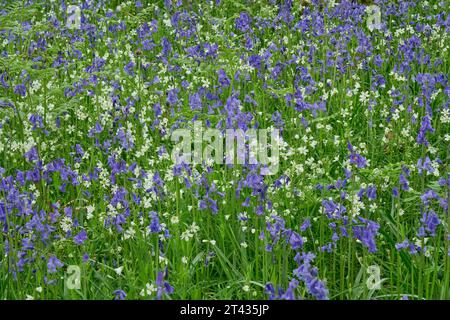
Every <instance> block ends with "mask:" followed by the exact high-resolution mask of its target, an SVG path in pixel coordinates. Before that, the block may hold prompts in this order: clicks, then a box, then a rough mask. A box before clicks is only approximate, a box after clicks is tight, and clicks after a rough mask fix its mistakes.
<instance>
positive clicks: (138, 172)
mask: <svg viewBox="0 0 450 320" xmlns="http://www.w3.org/2000/svg"><path fill="white" fill-rule="evenodd" d="M71 2H73V3H74V4H77V5H78V6H79V8H80V12H81V17H80V25H79V27H78V28H72V27H70V26H68V24H67V19H68V13H67V8H68V4H67V3H66V2H65V1H39V0H34V1H33V0H31V1H26V2H24V3H22V2H20V4H19V2H17V3H14V2H11V3H10V2H8V1H5V0H0V4H2V6H0V8H1V9H0V22H1V25H2V28H0V230H1V235H0V250H1V251H2V255H3V256H4V259H2V261H0V275H2V278H6V277H7V276H3V275H4V274H8V275H9V274H10V275H11V277H10V278H11V279H12V280H11V281H13V282H14V285H19V284H20V283H21V281H22V280H23V279H27V281H28V280H29V279H30V277H31V278H33V283H34V282H42V283H41V284H40V286H42V287H45V288H49V287H51V289H49V290H57V288H58V285H57V284H58V283H59V281H62V280H61V277H62V275H63V273H64V270H65V268H66V267H67V266H69V265H81V264H83V266H84V268H86V269H87V270H86V271H85V274H94V273H96V274H101V273H106V274H105V275H102V279H103V278H104V279H109V280H105V281H111V285H109V286H107V287H108V288H121V289H117V290H115V291H112V292H108V297H109V296H112V297H113V298H114V299H117V300H123V299H125V298H142V297H144V298H151V299H163V298H165V297H168V296H175V297H187V296H189V292H195V290H194V289H192V290H191V291H190V289H189V290H188V289H186V288H192V287H193V286H195V285H198V283H204V281H208V280H210V281H211V283H217V282H221V281H230V282H233V281H236V282H237V283H241V282H242V277H243V275H242V273H245V272H244V271H246V270H250V269H251V268H255V270H253V271H254V272H253V273H251V272H248V273H249V274H252V275H254V276H255V278H254V279H246V283H247V282H248V283H255V282H257V283H260V282H263V281H266V282H267V285H266V287H265V290H262V289H261V288H258V289H257V288H256V287H255V288H252V289H254V290H259V291H253V292H251V291H250V288H249V287H248V286H246V289H245V290H243V292H245V294H247V292H248V295H251V294H253V296H258V295H259V297H265V298H271V299H302V298H314V299H328V298H329V297H330V296H336V295H338V294H339V293H340V292H339V290H340V288H339V287H338V285H337V284H336V283H332V282H330V281H328V280H327V281H325V280H324V279H330V278H331V275H330V274H327V272H330V270H333V269H334V267H336V266H337V268H339V262H340V261H337V260H336V257H337V256H345V259H347V260H346V263H345V265H346V266H352V267H356V266H358V267H360V265H359V261H357V260H356V258H355V259H353V258H354V255H353V252H350V253H349V252H348V251H347V250H349V248H351V250H354V251H355V252H356V255H355V256H357V257H359V256H363V257H364V263H366V264H367V263H368V262H367V261H372V260H374V261H378V262H379V264H380V265H385V263H384V262H385V261H384V260H383V259H391V258H389V257H390V255H391V253H392V251H395V252H399V253H400V254H402V255H403V254H404V252H406V253H409V254H411V255H412V256H414V257H415V256H417V255H424V256H425V257H426V258H427V260H425V261H429V263H430V265H432V264H435V263H438V264H442V263H443V261H444V259H445V258H446V257H447V256H448V255H450V251H448V250H450V249H448V243H449V242H450V238H449V237H450V236H449V230H448V227H449V221H448V210H449V208H448V205H449V204H448V201H449V199H450V196H449V194H450V193H449V192H450V191H449V190H450V175H449V163H448V160H449V148H450V144H449V143H450V133H449V132H450V110H449V103H450V84H449V79H448V65H449V58H448V57H449V43H450V41H449V31H450V13H449V12H448V8H449V6H446V5H445V4H446V1H445V0H442V1H439V0H437V1H429V2H428V1H416V0H411V1H400V2H392V1H387V0H376V1H375V3H376V4H377V5H378V6H379V7H380V10H381V12H382V23H381V25H380V26H379V29H375V30H370V29H369V28H368V27H367V24H366V19H367V13H366V6H365V5H364V4H360V3H358V2H357V1H348V0H342V1H318V0H312V1H290V0H283V1H263V2H261V3H260V4H258V5H257V6H256V5H255V10H246V8H245V6H242V5H237V4H236V2H235V1H228V0H222V1H213V0H205V1H193V2H192V3H191V2H189V1H188V2H186V3H185V2H184V1H163V2H158V3H150V2H144V1H136V2H134V1H126V2H123V3H121V4H120V6H117V7H116V6H113V5H112V4H109V3H108V1H100V0H98V1H71ZM3 4H4V5H3ZM447 4H448V3H447ZM19 6H23V7H19ZM446 8H447V9H446ZM19 13H20V14H19ZM388 21H389V23H387V22H388ZM3 26H5V27H3ZM196 121H201V122H202V124H203V126H204V127H205V128H213V129H218V130H220V132H221V133H224V132H225V131H226V130H227V129H240V130H242V131H243V132H247V131H248V130H252V129H261V128H263V129H264V128H270V129H278V130H279V132H280V135H281V138H280V141H279V143H280V159H279V162H280V166H279V170H278V172H276V173H275V174H273V175H267V174H266V173H267V170H268V169H267V167H265V166H263V165H260V164H248V163H245V164H239V165H236V164H235V165H233V164H227V165H222V164H220V165H219V164H215V163H211V162H207V161H203V162H202V163H200V164H196V163H174V162H173V161H172V159H171V151H172V150H173V148H174V142H173V141H172V140H171V135H172V133H173V132H174V131H175V130H176V129H180V128H181V129H183V128H187V129H191V128H192V127H193V123H194V122H196ZM242 156H245V155H240V154H237V157H242ZM224 162H225V161H224ZM387 234H389V236H386V235H387ZM446 248H447V249H446ZM446 250H447V252H445V251H446ZM260 258H261V260H259V259H260ZM249 259H253V260H255V261H258V263H259V262H261V261H262V262H261V263H262V264H263V268H262V269H263V270H265V271H267V270H269V271H268V272H269V273H270V274H276V275H277V276H274V277H275V278H274V277H272V276H269V275H267V274H265V275H262V274H261V270H260V269H261V268H260V265H259V264H257V263H255V264H249V265H251V267H249V266H248V265H245V263H249V262H248V261H249ZM352 259H353V260H352ZM371 259H372V260H371ZM198 261H204V263H203V264H202V263H197V262H198ZM418 261H419V260H412V263H413V264H414V266H415V267H416V268H421V267H423V264H422V263H419V262H418ZM420 261H421V260H420ZM388 262H389V261H388ZM253 265H255V266H256V267H253ZM280 266H282V268H286V270H288V271H289V275H290V276H286V274H287V272H278V271H277V270H276V268H280ZM322 266H323V268H322ZM319 267H320V268H319ZM447 267H448V264H447ZM256 269H257V270H256ZM161 270H164V271H161ZM274 270H275V271H274ZM169 271H170V272H169ZM348 271H349V270H346V272H348ZM447 271H448V270H447ZM103 276H104V277H103ZM96 277H97V276H96ZM123 277H125V278H127V277H129V279H130V278H131V279H132V280H130V281H129V283H132V284H134V285H136V286H137V287H138V288H130V287H129V286H128V285H127V286H124V282H123V279H122V278H123ZM232 277H235V278H232ZM99 278H100V277H99ZM8 279H9V278H8ZM188 279H192V280H188ZM268 279H270V281H271V282H268ZM275 279H276V281H275ZM347 279H350V277H347ZM30 281H31V280H30ZM189 281H192V282H189ZM251 281H253V282H251ZM22 282H23V281H22ZM275 282H276V283H275ZM399 282H401V281H399ZM403 282H405V283H414V281H409V280H405V281H403ZM169 283H171V284H173V285H174V286H173V287H172V285H171V284H169ZM177 284H178V285H179V288H180V290H182V288H184V290H185V292H177V289H178V288H177ZM341 285H342V284H341ZM394 285H395V284H391V286H390V287H392V288H394ZM59 287H62V286H59ZM230 287H231V286H230ZM39 288H40V287H39ZM275 288H276V289H275ZM283 288H285V289H283ZM41 289H42V288H41ZM0 290H1V289H0ZM108 290H110V289H108ZM387 290H389V289H387ZM200 291H201V294H200V296H195V298H203V297H204V296H202V294H205V295H206V294H207V293H206V291H208V290H205V291H203V290H200ZM20 292H24V291H20ZM36 292H37V293H36ZM36 292H29V294H30V295H38V297H39V298H45V295H44V293H45V292H48V291H45V290H44V291H42V290H38V291H36ZM136 292H137V293H138V294H136ZM139 292H140V293H141V294H140V295H139ZM393 292H396V293H398V292H399V291H398V290H393ZM1 293H2V292H1V291H0V294H1ZM244 297H249V296H244Z"/></svg>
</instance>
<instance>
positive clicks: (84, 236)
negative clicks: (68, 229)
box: [73, 230, 87, 245]
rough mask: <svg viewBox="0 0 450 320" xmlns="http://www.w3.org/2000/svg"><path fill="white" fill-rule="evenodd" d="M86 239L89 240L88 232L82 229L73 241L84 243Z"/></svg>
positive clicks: (79, 243)
mask: <svg viewBox="0 0 450 320" xmlns="http://www.w3.org/2000/svg"><path fill="white" fill-rule="evenodd" d="M86 240H87V233H86V231H85V230H82V231H81V232H80V233H78V234H77V235H76V236H75V237H73V241H74V242H75V243H76V244H78V245H81V244H83V242H84V241H86Z"/></svg>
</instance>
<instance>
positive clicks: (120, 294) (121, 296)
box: [113, 289, 127, 300]
mask: <svg viewBox="0 0 450 320" xmlns="http://www.w3.org/2000/svg"><path fill="white" fill-rule="evenodd" d="M113 294H114V299H113V300H125V298H126V296H127V294H126V293H125V291H123V290H121V289H118V290H116V291H114V292H113Z"/></svg>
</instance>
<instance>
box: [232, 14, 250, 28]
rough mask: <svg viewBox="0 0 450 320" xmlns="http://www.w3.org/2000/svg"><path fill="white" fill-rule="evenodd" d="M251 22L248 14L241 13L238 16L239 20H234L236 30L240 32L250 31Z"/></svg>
mask: <svg viewBox="0 0 450 320" xmlns="http://www.w3.org/2000/svg"><path fill="white" fill-rule="evenodd" d="M251 22H252V19H251V18H250V16H249V15H248V13H247V12H241V14H240V15H239V18H236V20H235V26H236V29H238V30H240V31H242V32H247V31H248V30H249V29H250V24H251Z"/></svg>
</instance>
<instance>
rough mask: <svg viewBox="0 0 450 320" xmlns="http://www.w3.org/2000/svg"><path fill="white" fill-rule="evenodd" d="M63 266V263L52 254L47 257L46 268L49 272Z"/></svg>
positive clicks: (53, 271)
mask: <svg viewBox="0 0 450 320" xmlns="http://www.w3.org/2000/svg"><path fill="white" fill-rule="evenodd" d="M62 266H64V263H62V262H61V261H60V260H58V258H56V256H54V255H52V256H51V257H50V258H48V261H47V270H48V272H49V273H55V272H57V271H58V270H57V269H58V268H61V267H62Z"/></svg>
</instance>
